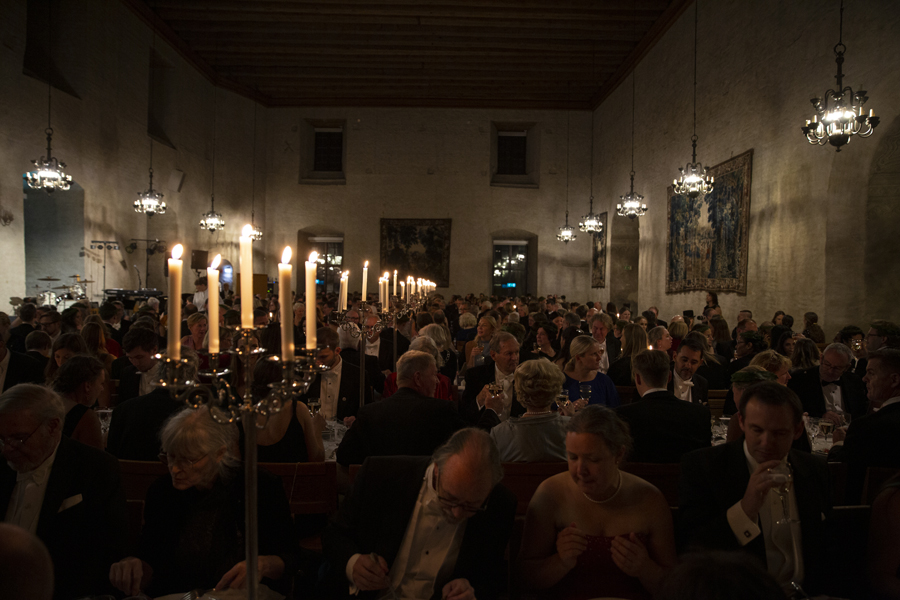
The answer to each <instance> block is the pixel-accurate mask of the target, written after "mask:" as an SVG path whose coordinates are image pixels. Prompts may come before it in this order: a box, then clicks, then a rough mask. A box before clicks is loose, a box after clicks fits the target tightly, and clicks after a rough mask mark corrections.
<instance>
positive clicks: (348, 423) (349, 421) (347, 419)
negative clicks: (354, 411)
mask: <svg viewBox="0 0 900 600" xmlns="http://www.w3.org/2000/svg"><path fill="white" fill-rule="evenodd" d="M355 420H356V417H344V427H346V428H347V429H349V428H350V426H351V425H353V421H355Z"/></svg>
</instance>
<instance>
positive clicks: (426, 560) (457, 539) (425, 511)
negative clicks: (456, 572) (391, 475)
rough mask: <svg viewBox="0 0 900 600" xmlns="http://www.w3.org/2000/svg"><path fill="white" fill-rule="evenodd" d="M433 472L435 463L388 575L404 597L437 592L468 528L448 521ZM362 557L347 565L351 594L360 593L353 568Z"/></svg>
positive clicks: (350, 561) (358, 555)
mask: <svg viewBox="0 0 900 600" xmlns="http://www.w3.org/2000/svg"><path fill="white" fill-rule="evenodd" d="M433 474H434V463H432V464H431V465H429V466H428V469H427V470H426V471H425V477H424V479H423V480H422V486H421V488H420V489H419V497H418V499H417V500H416V505H415V507H414V508H413V512H412V516H411V517H410V519H409V523H408V524H407V526H406V533H404V534H403V541H402V542H401V543H400V550H399V552H398V553H397V557H396V558H395V559H394V564H393V565H391V570H390V573H389V575H388V576H389V577H390V580H391V587H392V588H393V590H394V592H396V595H397V597H398V598H400V599H401V600H406V599H409V600H415V599H420V598H431V597H432V596H433V595H434V593H435V589H434V586H435V582H437V581H449V580H450V577H451V576H452V574H453V569H454V567H455V566H456V559H457V557H458V556H459V548H460V545H461V544H462V537H463V533H464V532H465V529H466V528H465V524H466V522H465V521H463V522H462V523H448V522H447V519H446V518H445V517H444V512H443V511H442V510H441V502H440V500H438V495H437V490H436V489H435V487H434V479H433ZM360 556H361V555H360V554H354V555H353V556H351V557H350V560H348V561H347V566H346V568H345V573H346V575H347V579H348V580H349V581H350V593H351V594H356V593H357V592H358V589H357V588H356V586H355V585H354V584H353V567H354V565H356V561H357V560H358V559H359V557H360ZM385 597H392V594H391V593H390V592H386V593H385Z"/></svg>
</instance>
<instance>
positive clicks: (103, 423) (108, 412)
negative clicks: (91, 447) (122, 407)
mask: <svg viewBox="0 0 900 600" xmlns="http://www.w3.org/2000/svg"><path fill="white" fill-rule="evenodd" d="M94 412H96V413H97V418H98V419H100V433H107V432H109V422H110V420H112V412H113V409H111V408H98V409H96V410H95V411H94Z"/></svg>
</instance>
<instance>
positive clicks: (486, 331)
mask: <svg viewBox="0 0 900 600" xmlns="http://www.w3.org/2000/svg"><path fill="white" fill-rule="evenodd" d="M499 330H500V326H499V325H497V320H496V319H495V318H494V317H491V316H488V315H485V316H483V317H481V318H480V319H479V320H478V327H477V329H476V336H475V339H474V340H472V341H471V342H468V343H466V351H465V357H466V366H467V367H468V368H470V369H471V368H472V367H475V366H478V365H479V364H482V365H483V364H484V361H485V359H487V358H490V356H491V338H493V337H494V334H495V333H496V332H497V331H499ZM479 357H480V359H479Z"/></svg>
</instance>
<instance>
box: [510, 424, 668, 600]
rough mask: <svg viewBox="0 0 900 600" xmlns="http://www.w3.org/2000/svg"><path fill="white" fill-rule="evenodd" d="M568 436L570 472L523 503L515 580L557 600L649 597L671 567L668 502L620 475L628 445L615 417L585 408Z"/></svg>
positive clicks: (634, 479) (552, 479)
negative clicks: (516, 576) (518, 578)
mask: <svg viewBox="0 0 900 600" xmlns="http://www.w3.org/2000/svg"><path fill="white" fill-rule="evenodd" d="M566 432H567V433H566V452H567V455H568V462H569V471H568V473H560V474H559V475H554V476H553V477H550V478H549V479H547V480H546V481H544V482H543V483H542V484H541V485H540V486H539V487H538V489H537V491H536V492H535V494H534V496H533V497H532V499H531V502H530V503H529V504H528V513H527V515H526V517H525V530H524V533H523V536H522V549H521V551H520V553H519V572H520V577H521V578H522V580H523V581H524V583H525V584H526V585H528V586H530V587H531V588H534V589H537V590H543V595H544V596H546V597H552V598H556V599H559V600H583V599H587V598H597V597H600V596H604V597H615V598H640V599H644V598H650V597H651V595H652V594H654V593H655V592H656V591H657V590H658V589H659V582H660V580H661V579H662V577H663V575H664V574H665V573H666V570H667V569H668V568H670V567H672V566H673V565H674V564H675V562H676V556H675V539H674V538H675V535H674V531H673V527H672V513H671V511H670V510H669V507H668V503H667V502H666V500H665V498H664V497H663V495H662V493H661V492H660V491H659V490H658V489H656V487H654V486H653V485H651V484H650V483H648V482H646V481H644V480H643V479H641V478H639V477H636V476H635V475H632V474H630V473H626V472H623V471H620V470H619V465H620V464H621V463H622V461H623V460H624V458H625V457H626V456H627V455H628V452H629V450H630V449H631V444H632V441H631V436H630V435H629V433H628V426H627V425H626V424H625V423H624V422H623V421H622V420H621V419H620V418H619V417H618V416H617V415H616V414H615V412H614V411H612V410H609V409H607V408H604V407H601V406H588V407H587V408H584V409H582V410H581V411H579V412H578V413H577V414H576V415H575V416H574V417H573V418H572V420H571V421H569V423H568V425H567V426H566Z"/></svg>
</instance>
